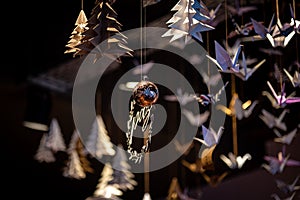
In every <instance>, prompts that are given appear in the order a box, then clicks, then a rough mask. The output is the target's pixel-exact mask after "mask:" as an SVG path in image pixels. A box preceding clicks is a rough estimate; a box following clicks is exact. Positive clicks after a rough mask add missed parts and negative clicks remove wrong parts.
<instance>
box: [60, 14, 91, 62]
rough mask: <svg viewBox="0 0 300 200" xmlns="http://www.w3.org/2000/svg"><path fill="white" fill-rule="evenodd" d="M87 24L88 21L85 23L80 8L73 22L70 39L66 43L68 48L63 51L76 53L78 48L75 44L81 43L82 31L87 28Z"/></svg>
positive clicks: (85, 19) (85, 20)
mask: <svg viewBox="0 0 300 200" xmlns="http://www.w3.org/2000/svg"><path fill="white" fill-rule="evenodd" d="M87 24H88V23H87V18H86V15H85V13H84V11H83V10H82V9H81V10H80V12H79V15H78V17H77V20H76V22H75V26H76V27H75V28H74V30H73V32H72V33H71V36H70V40H69V41H68V44H67V45H66V47H67V48H68V49H67V50H66V51H65V53H73V56H75V55H76V53H77V52H78V51H79V50H80V49H79V48H77V47H76V46H77V45H79V44H81V42H82V39H83V37H84V35H83V32H84V31H86V30H87V29H88V27H87Z"/></svg>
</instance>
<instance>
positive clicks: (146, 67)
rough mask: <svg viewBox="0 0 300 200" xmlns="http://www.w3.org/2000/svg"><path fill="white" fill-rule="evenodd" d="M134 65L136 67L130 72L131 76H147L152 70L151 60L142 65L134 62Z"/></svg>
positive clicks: (152, 63)
mask: <svg viewBox="0 0 300 200" xmlns="http://www.w3.org/2000/svg"><path fill="white" fill-rule="evenodd" d="M134 62H135V61H134ZM135 64H136V66H135V67H134V69H133V70H132V74H133V75H141V74H147V73H148V72H149V71H150V70H151V69H152V67H153V65H154V62H153V61H152V60H151V61H149V62H147V63H144V64H139V63H137V62H135Z"/></svg>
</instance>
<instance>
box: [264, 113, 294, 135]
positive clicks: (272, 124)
mask: <svg viewBox="0 0 300 200" xmlns="http://www.w3.org/2000/svg"><path fill="white" fill-rule="evenodd" d="M261 112H262V115H259V118H260V119H261V120H263V122H264V123H265V124H266V125H267V126H268V127H269V128H279V129H281V130H283V131H286V130H287V127H286V124H285V123H284V122H282V120H283V118H284V116H285V114H286V113H287V112H289V110H287V109H284V110H283V111H282V112H281V114H280V116H279V117H275V116H274V115H273V114H271V113H270V112H268V111H266V110H265V109H262V111H261Z"/></svg>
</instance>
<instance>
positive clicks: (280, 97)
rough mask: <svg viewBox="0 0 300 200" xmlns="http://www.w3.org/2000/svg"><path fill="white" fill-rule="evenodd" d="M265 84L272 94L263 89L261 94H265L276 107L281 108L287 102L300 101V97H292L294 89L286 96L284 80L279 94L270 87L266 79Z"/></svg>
mask: <svg viewBox="0 0 300 200" xmlns="http://www.w3.org/2000/svg"><path fill="white" fill-rule="evenodd" d="M267 84H268V86H269V88H270V90H271V92H272V95H271V94H270V93H269V92H267V91H263V92H262V94H263V95H264V96H267V98H268V99H269V100H270V102H271V103H272V106H273V107H274V108H276V109H278V108H283V107H285V106H286V105H287V104H292V103H297V102H300V97H294V95H295V91H294V92H292V93H291V94H290V95H289V96H286V93H285V83H284V82H283V84H282V88H281V92H280V93H279V94H277V93H276V92H275V90H274V88H273V87H272V85H271V83H270V82H269V81H267Z"/></svg>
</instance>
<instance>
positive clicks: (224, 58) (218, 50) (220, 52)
mask: <svg viewBox="0 0 300 200" xmlns="http://www.w3.org/2000/svg"><path fill="white" fill-rule="evenodd" d="M240 52H241V46H239V47H238V49H237V50H236V52H235V54H234V56H233V58H231V57H230V55H229V54H228V52H227V51H226V50H225V49H224V48H223V47H222V46H221V45H220V44H219V43H218V42H217V41H215V54H216V59H214V58H212V57H210V56H209V55H206V57H207V58H209V59H210V60H211V61H213V62H214V63H215V64H216V65H217V67H218V68H219V71H221V72H225V73H234V72H239V64H238V57H239V55H240Z"/></svg>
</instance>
